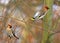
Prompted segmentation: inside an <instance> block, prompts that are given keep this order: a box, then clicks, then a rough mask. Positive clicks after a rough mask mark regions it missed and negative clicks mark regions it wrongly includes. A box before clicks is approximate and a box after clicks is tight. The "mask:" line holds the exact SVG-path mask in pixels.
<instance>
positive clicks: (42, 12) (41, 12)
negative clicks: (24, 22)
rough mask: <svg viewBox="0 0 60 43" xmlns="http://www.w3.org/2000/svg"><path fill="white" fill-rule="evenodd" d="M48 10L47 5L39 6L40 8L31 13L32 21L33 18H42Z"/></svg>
mask: <svg viewBox="0 0 60 43" xmlns="http://www.w3.org/2000/svg"><path fill="white" fill-rule="evenodd" d="M48 11H49V7H48V6H43V7H42V8H41V10H39V11H36V12H35V13H34V15H33V17H32V18H31V20H32V21H35V20H39V19H42V18H43V17H44V16H45V15H46V14H47V12H48Z"/></svg>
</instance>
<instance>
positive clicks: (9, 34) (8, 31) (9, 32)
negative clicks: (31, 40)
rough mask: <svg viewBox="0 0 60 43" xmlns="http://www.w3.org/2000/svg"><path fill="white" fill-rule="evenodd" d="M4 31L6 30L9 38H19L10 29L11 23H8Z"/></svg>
mask: <svg viewBox="0 0 60 43" xmlns="http://www.w3.org/2000/svg"><path fill="white" fill-rule="evenodd" d="M6 32H7V35H8V37H10V38H12V37H15V38H17V39H19V38H18V37H17V36H16V35H15V33H14V31H13V30H12V25H11V24H8V26H7V29H6Z"/></svg>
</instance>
